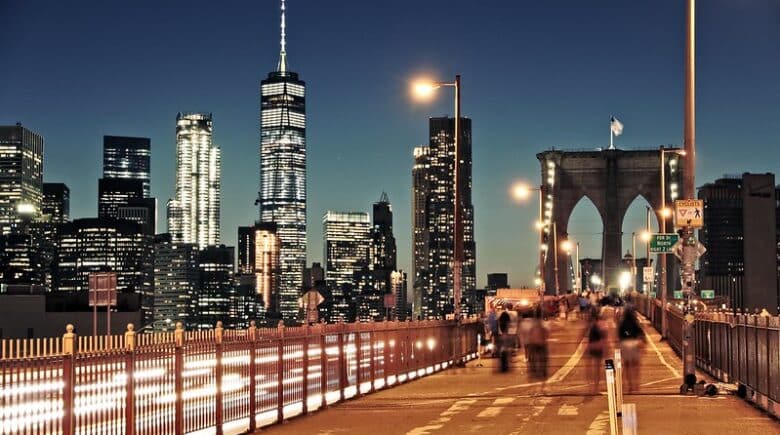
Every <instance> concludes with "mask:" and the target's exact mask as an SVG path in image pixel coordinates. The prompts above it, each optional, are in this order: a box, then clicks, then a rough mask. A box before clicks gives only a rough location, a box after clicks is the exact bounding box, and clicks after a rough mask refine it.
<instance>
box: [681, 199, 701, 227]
mask: <svg viewBox="0 0 780 435" xmlns="http://www.w3.org/2000/svg"><path fill="white" fill-rule="evenodd" d="M674 225H675V226H676V227H677V228H682V227H691V228H701V227H703V226H704V200H701V199H678V200H677V201H675V202H674Z"/></svg>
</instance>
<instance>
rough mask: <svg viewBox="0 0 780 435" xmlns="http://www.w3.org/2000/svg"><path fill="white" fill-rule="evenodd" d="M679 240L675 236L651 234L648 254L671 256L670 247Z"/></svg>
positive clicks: (671, 234) (670, 234) (672, 234)
mask: <svg viewBox="0 0 780 435" xmlns="http://www.w3.org/2000/svg"><path fill="white" fill-rule="evenodd" d="M679 238H680V236H678V235H677V234H674V233H666V234H652V235H651V236H650V252H651V253H653V254H671V253H672V246H674V244H675V243H677V240H678V239H679Z"/></svg>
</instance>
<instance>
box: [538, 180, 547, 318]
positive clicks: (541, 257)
mask: <svg viewBox="0 0 780 435" xmlns="http://www.w3.org/2000/svg"><path fill="white" fill-rule="evenodd" d="M543 196H544V186H539V222H540V223H541V228H539V277H540V278H541V279H542V280H541V283H540V284H539V306H540V307H541V306H542V302H543V301H544V292H545V290H546V287H547V276H546V275H545V267H544V266H545V264H544V263H545V260H546V258H545V255H544V249H542V245H543V244H544V230H545V229H547V225H546V224H545V223H544V220H543V219H544V215H543V211H542V208H543V202H544V201H543Z"/></svg>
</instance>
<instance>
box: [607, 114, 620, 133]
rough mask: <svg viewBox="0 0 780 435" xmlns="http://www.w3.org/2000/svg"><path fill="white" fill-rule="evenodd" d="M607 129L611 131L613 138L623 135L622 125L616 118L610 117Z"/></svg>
mask: <svg viewBox="0 0 780 435" xmlns="http://www.w3.org/2000/svg"><path fill="white" fill-rule="evenodd" d="M609 128H610V129H611V130H612V134H614V135H615V136H620V135H621V134H623V124H622V123H621V122H620V121H618V119H617V118H615V117H614V116H613V117H612V120H611V121H610V122H609Z"/></svg>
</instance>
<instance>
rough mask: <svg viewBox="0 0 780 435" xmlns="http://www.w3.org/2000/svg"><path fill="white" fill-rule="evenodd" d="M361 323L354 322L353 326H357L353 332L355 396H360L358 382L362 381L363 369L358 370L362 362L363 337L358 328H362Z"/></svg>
mask: <svg viewBox="0 0 780 435" xmlns="http://www.w3.org/2000/svg"><path fill="white" fill-rule="evenodd" d="M361 325H362V324H361V323H356V324H355V326H357V328H356V329H357V332H356V333H355V361H356V362H357V371H356V372H355V384H356V387H357V392H356V393H355V397H360V396H361V391H360V384H361V383H362V381H363V376H361V375H362V374H363V370H360V365H361V363H362V359H363V358H362V356H363V337H361V335H362V334H361V332H360V330H361V329H362V328H361V327H360V326H361Z"/></svg>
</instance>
